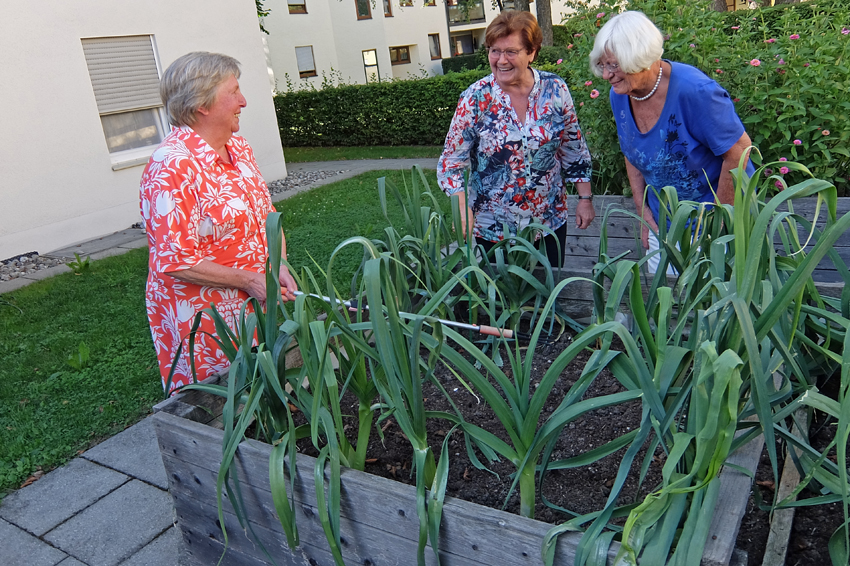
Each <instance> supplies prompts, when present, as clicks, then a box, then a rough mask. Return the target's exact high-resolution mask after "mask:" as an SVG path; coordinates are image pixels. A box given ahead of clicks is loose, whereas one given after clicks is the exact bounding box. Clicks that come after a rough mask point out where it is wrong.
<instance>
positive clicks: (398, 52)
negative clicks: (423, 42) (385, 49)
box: [390, 45, 410, 65]
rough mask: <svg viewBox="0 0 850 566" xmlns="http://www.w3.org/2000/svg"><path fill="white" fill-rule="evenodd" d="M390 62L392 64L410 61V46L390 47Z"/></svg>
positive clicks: (402, 63)
mask: <svg viewBox="0 0 850 566" xmlns="http://www.w3.org/2000/svg"><path fill="white" fill-rule="evenodd" d="M390 63H392V64H393V65H404V64H405V63H410V46H408V45H404V46H402V47H390Z"/></svg>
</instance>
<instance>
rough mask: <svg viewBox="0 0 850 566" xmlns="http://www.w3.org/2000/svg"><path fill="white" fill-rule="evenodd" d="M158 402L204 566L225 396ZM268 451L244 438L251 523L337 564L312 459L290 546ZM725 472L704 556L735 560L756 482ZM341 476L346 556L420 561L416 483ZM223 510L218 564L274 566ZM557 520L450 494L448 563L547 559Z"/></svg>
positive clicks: (191, 552)
mask: <svg viewBox="0 0 850 566" xmlns="http://www.w3.org/2000/svg"><path fill="white" fill-rule="evenodd" d="M155 409H156V411H157V412H156V414H155V415H154V427H155V429H156V434H157V438H158V440H159V445H160V451H161V453H162V459H163V462H164V464H165V469H166V471H167V474H168V480H169V489H170V492H171V495H172V497H173V499H174V507H175V510H176V515H177V525H178V527H179V528H180V531H181V533H182V535H183V540H184V544H185V548H186V558H188V559H190V560H192V562H191V564H194V565H198V566H200V565H205V566H206V565H209V564H215V563H217V562H218V560H219V558H220V557H221V556H222V553H223V552H224V549H225V543H224V537H223V535H222V531H221V528H220V525H219V519H218V511H217V508H216V478H217V475H218V467H219V463H220V462H221V454H222V439H223V432H222V431H221V430H220V429H219V428H218V427H219V426H220V424H219V423H218V422H217V421H216V419H215V417H214V415H216V414H220V409H221V400H220V399H219V398H217V397H214V396H208V395H204V394H201V393H199V392H190V393H186V394H181V395H177V396H175V397H173V398H171V399H169V400H167V401H164V402H163V403H160V404H159V405H158V406H157V407H156V408H155ZM199 421H200V422H199ZM207 423H209V424H207ZM750 444H751V445H748V446H747V447H745V449H743V450H741V451H739V452H740V453H741V454H735V455H733V456H732V458H730V461H731V460H734V461H735V463H736V464H737V465H740V466H745V467H750V469H754V468H755V464H756V463H757V461H758V455H757V454H758V453H759V452H760V451H761V443H759V442H755V441H754V442H752V443H750ZM755 444H758V446H755ZM270 451H271V446H269V445H268V444H265V443H262V442H257V441H252V440H248V441H244V442H243V443H242V444H241V445H240V448H239V450H238V452H237V456H236V459H235V463H234V466H235V468H236V472H237V474H238V477H239V479H240V482H241V486H242V496H243V497H244V499H245V504H246V507H247V509H248V514H249V521H250V523H251V528H252V529H253V531H254V533H255V535H256V536H257V537H258V538H259V540H261V541H262V543H263V545H264V546H265V547H266V550H267V551H268V552H269V553H270V554H271V555H272V556H273V557H274V560H275V562H276V563H277V564H279V565H287V566H288V565H311V566H316V565H320V566H332V565H333V564H334V562H333V558H332V557H331V554H330V552H329V551H328V549H327V542H326V540H325V535H324V532H323V530H322V526H321V523H320V521H319V515H318V512H317V508H316V495H315V489H314V482H313V467H314V462H315V460H314V459H313V458H311V457H309V456H306V455H303V454H301V455H299V457H298V461H297V464H296V467H297V476H296V482H295V486H296V493H295V495H294V498H295V500H296V501H297V505H296V510H297V514H298V517H297V525H298V530H299V534H300V537H301V546H300V547H299V548H298V549H297V550H295V551H291V550H289V548H288V547H287V545H286V539H285V536H284V533H283V530H282V529H281V526H280V523H279V522H278V519H277V515H276V514H275V510H274V506H273V504H272V498H271V492H270V488H269V463H268V462H269V454H270ZM753 451H755V454H756V455H755V457H754V458H753V457H752V455H751V454H750V452H753ZM721 477H722V478H723V483H724V487H723V494H722V495H721V497H720V499H719V503H718V507H717V511H716V512H715V520H714V525H715V526H713V528H712V532H711V534H710V536H709V540H708V541H707V544H706V549H705V554H704V557H703V561H702V564H703V565H705V566H709V565H710V566H717V565H721V564H730V563H731V564H733V565H742V564H746V562H745V561H744V562H742V561H741V557H740V556H737V555H736V556H735V557H734V558H733V550H734V548H733V547H734V542H735V537H736V535H737V532H738V525H739V524H740V521H741V517H742V516H743V513H744V508H745V504H746V500H747V496H748V495H749V489H750V483H751V480H750V478H749V477H747V476H746V475H744V474H742V473H741V472H739V471H737V470H734V469H731V468H726V469H724V472H723V475H722V476H721ZM341 484H342V506H341V525H342V533H343V535H342V539H343V553H344V557H345V559H346V563H347V564H351V565H355V564H358V565H361V564H362V565H372V566H384V565H397V566H410V565H411V564H415V563H416V548H417V537H418V528H419V524H418V518H417V515H416V488H415V487H412V486H409V485H405V484H402V483H399V482H395V481H392V480H389V479H385V478H381V477H378V476H374V475H371V474H367V473H364V472H358V471H355V470H348V469H343V473H342V480H341ZM224 509H225V511H224V517H225V521H224V522H225V527H226V529H227V533H228V537H229V538H228V545H227V553H226V554H225V556H224V560H223V561H222V562H221V564H223V565H235V566H243V565H244V566H259V565H265V564H270V563H271V562H270V561H269V560H268V558H267V557H266V556H265V554H264V553H263V551H262V550H261V549H260V547H259V546H258V545H256V544H255V543H254V542H253V540H252V539H251V537H250V535H248V534H246V532H245V531H244V530H243V528H242V527H241V526H240V525H239V523H238V521H237V518H236V515H235V514H234V513H233V510H232V508H231V507H230V504H229V503H228V502H227V501H226V500H225V503H224ZM551 527H552V525H550V524H547V523H543V522H540V521H535V520H532V519H527V518H524V517H521V516H518V515H514V514H511V513H506V512H503V511H499V510H495V509H491V508H489V507H484V506H481V505H477V504H475V503H470V502H467V501H463V500H460V499H456V498H451V497H447V498H446V503H445V507H444V511H443V521H442V527H441V530H440V533H441V540H440V544H441V558H442V564H444V565H446V566H475V565H482V566H496V565H525V564H528V565H531V564H534V565H539V564H542V559H541V545H542V541H543V537H544V535H545V534H546V532H547V531H548V530H549V529H550V528H551ZM580 537H581V534H580V533H567V534H565V535H563V536H561V537H560V539H559V541H558V547H557V555H556V560H555V564H557V565H564V566H566V565H572V564H573V557H574V554H575V547H576V545H577V543H578V541H579V539H580ZM617 548H618V546H617V545H616V543H615V544H613V545H612V547H611V549H610V551H609V554H608V563H609V564H614V562H613V559H614V557H615V555H616V552H617ZM426 559H427V563H428V564H436V560H435V558H434V555H433V552H432V551H431V550H430V548H429V549H428V550H427V551H426ZM730 559H731V560H732V561H731V562H730ZM744 560H745V557H744ZM185 566H189V565H185Z"/></svg>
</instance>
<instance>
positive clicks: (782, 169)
mask: <svg viewBox="0 0 850 566" xmlns="http://www.w3.org/2000/svg"><path fill="white" fill-rule="evenodd" d="M788 171H790V169H788V168H787V167H780V168H779V172H780V173H782V174H783V175H785V174H787V173H788Z"/></svg>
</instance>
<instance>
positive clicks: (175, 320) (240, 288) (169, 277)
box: [141, 52, 297, 393]
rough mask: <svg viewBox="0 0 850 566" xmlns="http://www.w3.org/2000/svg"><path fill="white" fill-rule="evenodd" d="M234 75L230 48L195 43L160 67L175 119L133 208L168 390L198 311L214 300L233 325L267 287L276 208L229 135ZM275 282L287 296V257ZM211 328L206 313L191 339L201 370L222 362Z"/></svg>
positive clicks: (236, 111)
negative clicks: (143, 241) (144, 246)
mask: <svg viewBox="0 0 850 566" xmlns="http://www.w3.org/2000/svg"><path fill="white" fill-rule="evenodd" d="M239 75H240V72H239V63H238V62H237V61H236V60H235V59H233V58H232V57H228V56H226V55H220V54H217V53H205V52H197V53H189V54H188V55H184V56H183V57H180V58H179V59H177V60H176V61H174V63H172V64H171V65H170V66H169V67H168V69H167V70H166V71H165V73H164V74H163V77H162V82H161V87H160V92H161V95H162V99H163V101H164V102H165V106H166V110H167V112H168V117H169V121H170V122H171V124H172V125H173V126H174V129H173V130H172V131H171V133H170V134H169V135H168V136H167V137H166V138H165V140H164V141H163V142H162V144H161V145H160V146H159V148H157V150H156V151H155V152H154V154H153V155H152V156H151V158H150V161H149V162H148V165H147V167H146V168H145V171H144V173H143V175H142V181H141V208H142V215H143V216H144V220H145V229H146V230H147V234H148V243H149V246H150V257H149V273H148V281H147V289H146V295H145V299H146V304H147V312H148V319H149V321H150V327H151V335H152V337H153V343H154V347H155V348H156V354H157V359H158V361H159V368H160V373H161V374H162V380H163V386H166V384H167V380H168V376H169V375H170V374H172V372H173V375H172V379H171V384H170V390H169V391H167V393H171V392H172V391H173V390H174V388H177V387H179V386H182V385H185V384H188V383H191V382H192V381H193V375H192V369H191V361H192V360H190V359H189V357H188V353H189V349H188V347H186V345H185V344H184V348H183V352H182V355H181V356H180V358H178V359H177V360H176V361H175V359H174V358H175V355H176V353H177V349H178V346H179V345H180V344H181V342H182V341H183V340H185V339H186V337H187V335H188V334H189V331H190V329H191V327H192V323H193V320H194V318H195V315H196V314H197V313H198V312H200V311H201V310H203V309H205V308H207V307H209V306H210V303H214V304H215V307H216V309H217V310H218V312H220V313H221V314H222V316H223V317H224V319H225V320H226V321H227V323H228V325H229V326H231V328H233V327H234V322H235V320H236V317H237V316H238V313H239V310H240V308H241V307H242V305H243V303H244V302H245V300H247V299H248V298H249V297H256V298H258V299H260V300H261V301H263V300H264V299H265V296H266V282H265V263H266V259H267V257H268V245H267V242H266V238H265V227H266V226H265V224H266V216H267V215H268V214H269V213H270V212H274V208H273V207H272V202H271V198H270V196H269V191H268V188H267V187H266V183H265V182H264V181H263V178H262V176H261V175H260V171H259V169H258V167H257V162H256V161H255V160H254V154H253V152H252V151H251V147H250V146H249V145H248V142H246V141H245V140H244V139H243V138H241V137H239V136H236V135H234V134H235V132H237V131H238V130H239V117H240V114H241V112H242V109H243V108H245V106H246V104H247V102H246V100H245V97H244V96H242V92H241V91H240V90H239V80H238V79H239ZM282 255H283V257H282V259H284V260H285V259H286V239H285V238H284V240H283V253H282ZM280 284H281V287H282V296H283V299H284V300H292V299H294V298H295V297H294V295H293V292H294V291H296V290H297V287H296V285H295V281H294V280H293V278H292V276H291V275H290V274H289V272H288V270H287V268H286V267H285V266H281V272H280ZM215 334H216V332H215V327H214V325H213V323H212V320H211V319H210V318H209V317H208V316H204V317H203V318H202V323H201V326H200V328H199V332H198V334H197V335H196V341H195V359H194V365H195V370H196V375H197V378H198V379H199V380H202V379H204V378H206V377H208V376H210V375H212V374H215V373H219V372H222V371H224V370H226V369H227V367H228V365H229V362H228V360H227V357H226V356H225V355H224V352H223V351H222V350H221V348H220V347H219V345H218V344H217V343H216V337H215ZM173 364H176V367H174V365H173Z"/></svg>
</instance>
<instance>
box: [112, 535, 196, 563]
mask: <svg viewBox="0 0 850 566" xmlns="http://www.w3.org/2000/svg"><path fill="white" fill-rule="evenodd" d="M182 549H183V540H182V537H181V536H180V531H178V530H177V529H176V528H175V527H171V528H170V529H168V530H167V531H165V532H164V533H162V535H161V536H159V537H157V538H156V539H155V540H154V541H153V542H151V543H150V544H149V545H147V546H146V547H144V548H143V549H141V550H140V551H139V552H137V553H136V554H134V555H133V556H131V557H130V558H129V559H128V560H127V561H125V562H122V563H121V566H178V564H179V559H180V552H181V551H182Z"/></svg>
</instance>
